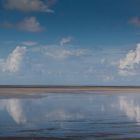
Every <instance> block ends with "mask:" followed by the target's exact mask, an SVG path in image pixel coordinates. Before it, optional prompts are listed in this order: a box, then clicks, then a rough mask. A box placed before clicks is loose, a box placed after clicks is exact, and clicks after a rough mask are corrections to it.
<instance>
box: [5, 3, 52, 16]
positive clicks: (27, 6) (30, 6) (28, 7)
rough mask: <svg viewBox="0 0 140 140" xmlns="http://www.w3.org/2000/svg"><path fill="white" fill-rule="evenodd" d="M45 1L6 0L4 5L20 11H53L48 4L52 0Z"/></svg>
mask: <svg viewBox="0 0 140 140" xmlns="http://www.w3.org/2000/svg"><path fill="white" fill-rule="evenodd" d="M48 1H49V2H48V3H46V2H44V1H43V0H6V5H5V7H6V8H7V9H10V10H19V11H22V12H48V13H53V12H54V11H53V10H51V9H50V6H51V5H52V4H53V3H54V0H48Z"/></svg>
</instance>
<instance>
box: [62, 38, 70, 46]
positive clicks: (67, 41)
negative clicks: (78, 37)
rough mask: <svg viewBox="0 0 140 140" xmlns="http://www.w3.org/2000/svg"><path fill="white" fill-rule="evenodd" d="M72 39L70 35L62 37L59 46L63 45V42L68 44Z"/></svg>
mask: <svg viewBox="0 0 140 140" xmlns="http://www.w3.org/2000/svg"><path fill="white" fill-rule="evenodd" d="M71 41H72V38H71V37H65V38H62V39H61V41H60V45H61V46H64V45H65V44H68V43H70V42H71Z"/></svg>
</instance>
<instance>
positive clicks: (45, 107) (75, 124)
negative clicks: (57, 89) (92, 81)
mask: <svg viewBox="0 0 140 140" xmlns="http://www.w3.org/2000/svg"><path fill="white" fill-rule="evenodd" d="M7 136H9V137H11V136H16V137H17V136H24V137H48V138H59V139H62V138H64V139H75V140H96V139H97V140H110V139H114V140H116V139H128V138H140V94H135V93H132V94H126V93H125V94H123V93H120V94H70V93H66V94H64V93H63V94H58V93H57V94H55V93H54V94H41V95H36V94H35V95H33V94H32V95H28V96H23V95H22V96H14V97H13V96H12V97H3V96H1V97H0V137H7Z"/></svg>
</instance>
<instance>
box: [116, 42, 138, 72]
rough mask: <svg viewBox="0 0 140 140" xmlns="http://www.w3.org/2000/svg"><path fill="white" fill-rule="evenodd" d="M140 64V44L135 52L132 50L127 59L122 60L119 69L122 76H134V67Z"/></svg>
mask: <svg viewBox="0 0 140 140" xmlns="http://www.w3.org/2000/svg"><path fill="white" fill-rule="evenodd" d="M136 64H140V44H138V45H137V48H136V49H135V50H130V51H129V52H128V53H127V54H126V56H125V58H123V59H120V61H119V64H118V68H119V73H120V74H121V75H127V74H128V75H134V73H133V72H132V71H133V70H134V66H135V65H136Z"/></svg>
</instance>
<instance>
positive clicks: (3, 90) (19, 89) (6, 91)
mask: <svg viewBox="0 0 140 140" xmlns="http://www.w3.org/2000/svg"><path fill="white" fill-rule="evenodd" d="M32 93H34V94H39V93H93V94H96V93H111V94H112V93H140V87H134V86H133V87H132V86H122V87H121V86H0V95H17V94H32Z"/></svg>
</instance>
